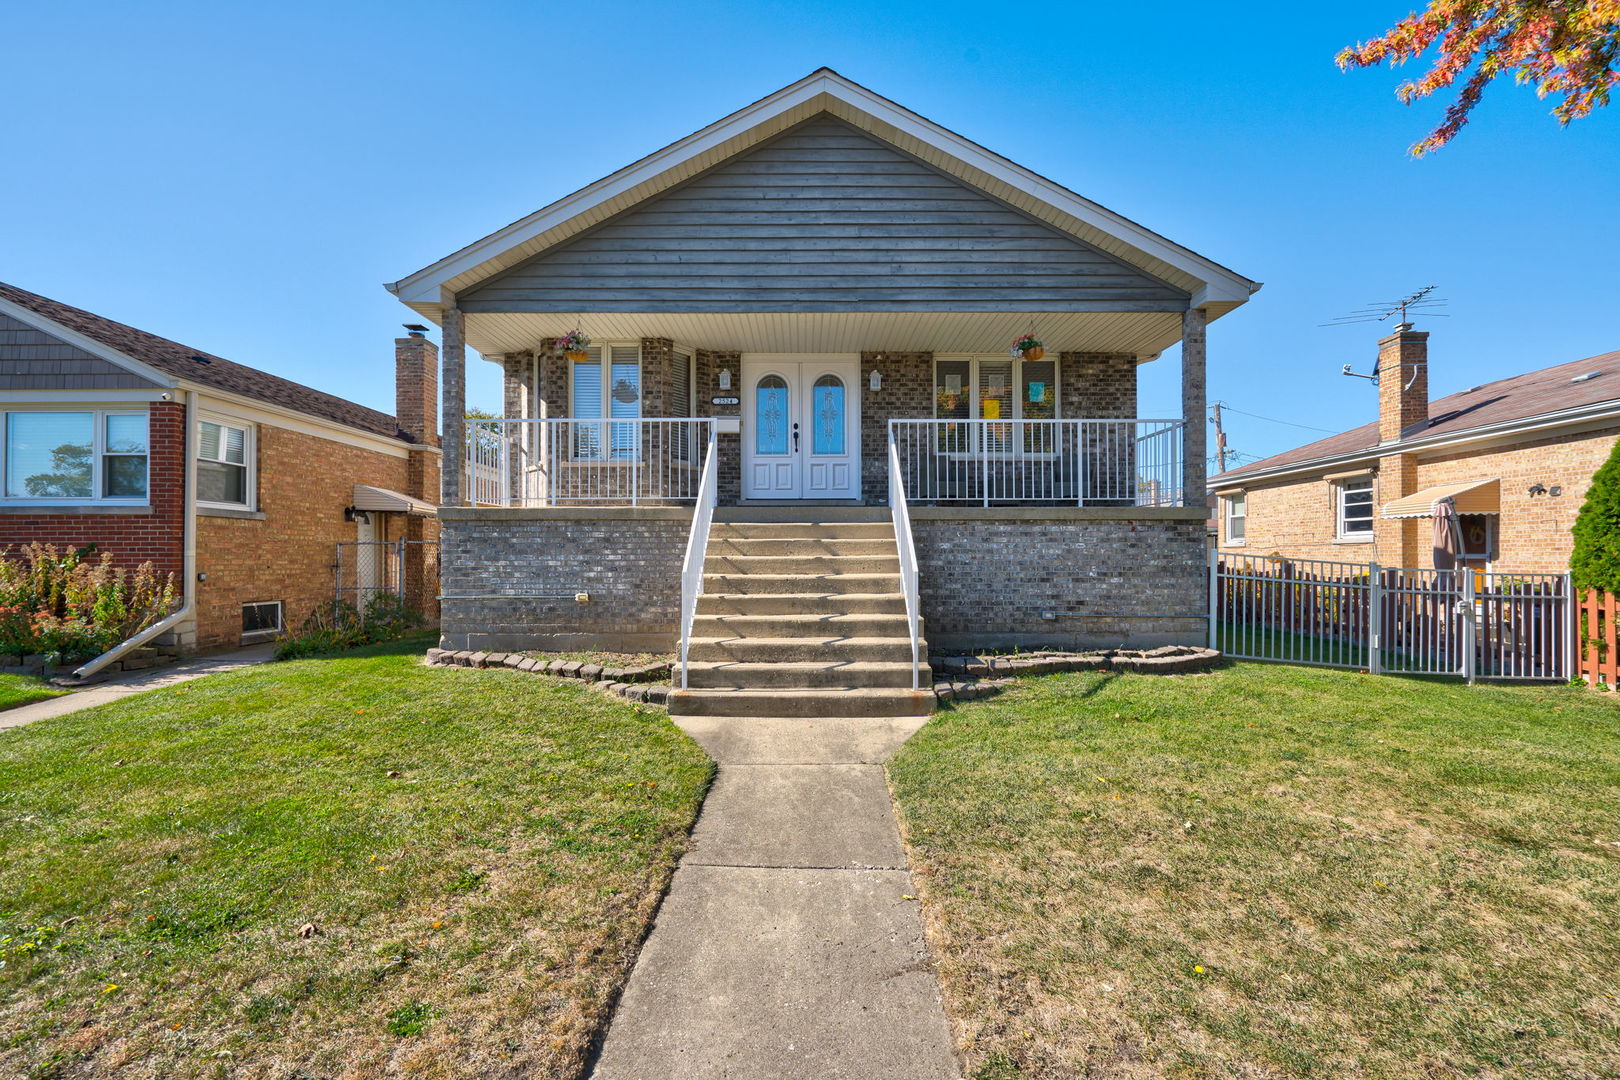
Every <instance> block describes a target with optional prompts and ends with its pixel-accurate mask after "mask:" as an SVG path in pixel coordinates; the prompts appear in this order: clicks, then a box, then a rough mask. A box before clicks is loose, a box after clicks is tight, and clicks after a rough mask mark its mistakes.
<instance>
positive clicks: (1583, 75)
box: [1337, 0, 1620, 157]
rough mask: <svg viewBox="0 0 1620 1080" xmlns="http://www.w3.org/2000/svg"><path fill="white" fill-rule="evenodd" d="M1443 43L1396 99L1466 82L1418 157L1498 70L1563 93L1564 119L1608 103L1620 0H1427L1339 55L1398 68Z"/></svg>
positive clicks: (1449, 132)
mask: <svg viewBox="0 0 1620 1080" xmlns="http://www.w3.org/2000/svg"><path fill="white" fill-rule="evenodd" d="M1436 45H1438V46H1439V56H1438V57H1437V58H1436V60H1435V62H1434V66H1433V67H1431V68H1430V69H1429V70H1428V72H1427V73H1426V74H1424V76H1423V77H1422V78H1420V79H1412V80H1408V81H1406V82H1404V83H1402V84H1401V85H1400V87H1399V88H1397V89H1396V91H1395V95H1396V97H1398V98H1399V99H1400V100H1401V101H1402V102H1403V103H1404V104H1407V105H1410V104H1412V103H1413V102H1414V101H1417V100H1420V99H1422V98H1426V97H1429V96H1430V95H1431V94H1434V93H1435V92H1436V91H1439V90H1444V89H1446V88H1448V87H1450V86H1453V85H1455V84H1456V83H1457V81H1458V80H1459V79H1461V80H1462V89H1461V90H1459V91H1458V93H1457V98H1456V100H1455V101H1453V102H1452V103H1451V104H1450V105H1449V106H1447V107H1446V115H1445V119H1444V120H1443V121H1442V122H1441V123H1440V125H1439V126H1438V127H1436V128H1435V129H1434V130H1433V131H1432V132H1430V133H1429V135H1428V137H1427V138H1425V139H1423V140H1422V141H1420V142H1418V143H1417V144H1416V145H1414V146H1413V147H1412V148H1411V151H1412V155H1413V156H1414V157H1422V156H1423V155H1424V154H1426V153H1429V152H1430V151H1433V150H1438V149H1439V148H1440V147H1442V146H1444V145H1446V143H1448V142H1450V141H1451V140H1452V138H1453V137H1454V136H1455V135H1456V134H1457V132H1459V131H1460V130H1462V127H1463V125H1464V124H1466V123H1468V116H1469V113H1470V112H1472V111H1473V108H1474V106H1475V105H1477V104H1478V103H1479V99H1480V95H1481V94H1483V93H1484V91H1485V85H1486V84H1487V83H1489V82H1490V81H1491V80H1492V79H1495V78H1497V77H1498V76H1502V75H1512V77H1513V80H1514V81H1515V82H1517V83H1520V84H1521V85H1522V84H1530V85H1533V86H1534V87H1535V88H1536V94H1537V95H1538V96H1539V97H1549V96H1561V100H1560V101H1559V102H1558V103H1557V104H1556V105H1555V106H1554V107H1553V115H1554V116H1556V117H1558V121H1559V123H1561V124H1568V123H1569V122H1570V121H1571V120H1575V119H1578V118H1580V117H1583V116H1587V115H1589V114H1590V113H1591V112H1592V110H1593V109H1595V108H1598V107H1600V106H1603V105H1607V104H1608V103H1609V92H1610V91H1611V90H1612V89H1613V88H1614V87H1615V85H1616V84H1620V71H1617V70H1616V67H1617V65H1620V0H1430V3H1429V7H1428V9H1427V10H1426V11H1424V12H1422V13H1421V14H1420V13H1416V12H1414V13H1413V14H1411V15H1408V16H1407V17H1406V18H1404V19H1402V20H1401V21H1400V22H1398V23H1396V24H1395V25H1394V26H1393V27H1391V28H1390V29H1389V30H1388V31H1387V32H1386V33H1384V34H1382V35H1380V36H1378V37H1376V38H1373V39H1372V40H1371V41H1365V42H1358V43H1357V44H1355V45H1352V46H1351V47H1350V48H1348V49H1345V50H1343V51H1342V52H1340V53H1339V55H1338V57H1337V60H1338V63H1339V67H1340V68H1341V69H1343V70H1349V69H1350V68H1365V67H1372V66H1374V65H1376V64H1380V63H1383V62H1384V61H1386V60H1387V61H1388V62H1389V64H1390V65H1391V66H1392V67H1393V66H1397V65H1400V64H1404V63H1406V62H1407V61H1408V60H1415V59H1417V58H1418V57H1420V56H1422V55H1423V54H1424V53H1425V52H1427V51H1428V50H1429V49H1430V48H1431V47H1434V46H1436Z"/></svg>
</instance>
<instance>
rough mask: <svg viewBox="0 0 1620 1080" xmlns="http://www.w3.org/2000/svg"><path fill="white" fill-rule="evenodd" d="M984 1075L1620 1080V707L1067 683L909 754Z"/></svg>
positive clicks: (933, 726)
mask: <svg viewBox="0 0 1620 1080" xmlns="http://www.w3.org/2000/svg"><path fill="white" fill-rule="evenodd" d="M890 775H891V782H892V784H893V787H894V791H895V795H896V798H897V800H898V803H899V805H900V808H901V811H902V815H903V827H904V830H905V832H906V838H907V842H908V844H909V846H910V849H911V853H912V859H913V868H914V870H915V871H916V873H917V876H918V880H919V886H920V889H921V891H922V893H923V900H924V902H925V904H926V911H927V915H928V918H929V924H930V934H931V938H932V945H933V947H934V949H935V952H936V954H937V955H938V956H939V958H940V962H941V974H942V978H943V980H944V984H945V992H946V997H947V1000H948V1003H949V1005H950V1008H951V1010H952V1014H953V1019H954V1020H955V1022H956V1023H957V1024H958V1029H959V1033H960V1034H961V1035H962V1036H963V1037H964V1041H965V1042H966V1043H967V1045H968V1047H969V1052H970V1061H971V1066H972V1071H971V1073H970V1075H972V1076H974V1077H977V1078H981V1080H1013V1078H1033V1077H1050V1078H1058V1077H1063V1078H1068V1077H1088V1076H1098V1077H1103V1076H1106V1077H1110V1078H1132V1080H1134V1078H1142V1080H1146V1078H1149V1077H1154V1078H1159V1077H1177V1078H1197V1077H1212V1078H1213V1077H1242V1078H1261V1077H1302V1078H1303V1077H1313V1078H1314V1077H1321V1078H1328V1077H1334V1078H1337V1077H1364V1078H1390V1080H1394V1078H1413V1080H1415V1078H1418V1077H1423V1078H1426V1080H1427V1078H1435V1077H1507V1076H1512V1077H1546V1078H1549V1080H1550V1078H1553V1077H1558V1078H1561V1080H1568V1078H1598V1077H1612V1076H1616V1075H1620V1001H1617V1000H1616V999H1617V996H1620V927H1617V926H1616V922H1615V913H1616V912H1617V911H1620V705H1617V704H1616V702H1614V701H1613V700H1610V699H1608V698H1604V697H1599V696H1597V695H1595V694H1592V693H1590V692H1588V691H1585V690H1581V689H1574V688H1568V687H1557V688H1533V687H1506V686H1479V687H1473V688H1470V687H1466V686H1462V685H1456V684H1441V683H1436V682H1424V681H1418V680H1411V679H1393V678H1383V677H1374V676H1366V675H1357V674H1354V673H1346V672H1335V671H1324V670H1315V669H1302V668H1289V667H1279V666H1262V665H1255V664H1244V665H1238V666H1236V667H1233V668H1230V669H1227V670H1224V671H1220V672H1216V673H1212V674H1207V675H1198V676H1184V677H1174V678H1166V677H1153V676H1133V675H1121V676H1110V675H1105V674H1073V675H1056V676H1049V677H1046V678H1042V679H1035V680H1029V681H1026V682H1024V683H1022V684H1021V685H1019V686H1018V687H1016V688H1015V689H1013V690H1011V691H1010V692H1008V693H1006V694H1004V695H1002V696H1001V697H999V698H996V699H993V700H991V701H987V702H982V703H977V704H971V705H962V706H958V707H956V708H954V709H951V710H948V711H946V712H943V713H941V714H938V715H936V716H935V717H934V718H933V720H932V721H931V722H930V723H929V725H928V726H927V727H925V728H924V729H923V730H922V731H921V732H919V733H918V734H917V735H916V736H914V737H913V738H912V740H911V742H910V743H909V744H908V745H907V746H905V747H904V748H902V749H901V751H900V753H899V755H898V756H897V757H896V759H895V760H894V762H893V763H892V764H891V767H890Z"/></svg>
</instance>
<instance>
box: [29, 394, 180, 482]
mask: <svg viewBox="0 0 1620 1080" xmlns="http://www.w3.org/2000/svg"><path fill="white" fill-rule="evenodd" d="M22 413H89V414H91V429H92V435H91V440H90V495H89V496H79V495H66V496H48V495H9V494H7V493H6V470H7V469H8V468H9V465H10V463H9V462H8V461H7V460H6V452H7V447H8V446H9V445H10V443H11V435H10V431H11V417H13V416H15V415H18V414H22ZM109 416H139V417H141V418H142V419H143V420H145V421H146V485H145V486H146V493H145V494H144V495H103V494H101V492H102V491H103V490H104V484H105V481H106V469H105V468H104V466H103V464H102V461H103V459H104V458H106V457H107V456H108V455H107V417H109ZM113 456H115V457H126V456H129V455H125V454H117V455H113ZM151 499H152V413H151V410H150V409H145V408H137V409H132V408H129V407H127V406H125V407H122V408H118V407H109V406H105V405H103V406H96V405H77V404H68V403H65V402H59V403H52V404H50V405H41V406H39V407H37V408H35V407H21V408H19V407H15V406H14V407H11V408H6V409H0V505H5V506H89V505H92V504H93V505H96V506H147V505H150V503H151Z"/></svg>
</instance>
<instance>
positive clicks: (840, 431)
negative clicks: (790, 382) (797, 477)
mask: <svg viewBox="0 0 1620 1080" xmlns="http://www.w3.org/2000/svg"><path fill="white" fill-rule="evenodd" d="M810 409H811V417H812V419H811V424H812V425H813V427H812V430H813V431H814V435H813V436H812V438H811V445H810V450H811V453H815V454H842V453H843V452H844V428H845V421H844V416H845V409H844V380H842V379H840V378H839V377H838V376H836V375H823V376H822V377H821V378H819V379H817V380H816V384H815V386H814V387H812V388H811V392H810Z"/></svg>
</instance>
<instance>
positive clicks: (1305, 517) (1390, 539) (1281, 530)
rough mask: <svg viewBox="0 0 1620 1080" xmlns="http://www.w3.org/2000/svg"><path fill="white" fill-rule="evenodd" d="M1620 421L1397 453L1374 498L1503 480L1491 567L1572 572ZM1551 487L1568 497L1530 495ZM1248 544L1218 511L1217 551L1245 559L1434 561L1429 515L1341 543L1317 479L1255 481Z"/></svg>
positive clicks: (1378, 474)
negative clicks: (1580, 528) (1396, 474)
mask: <svg viewBox="0 0 1620 1080" xmlns="http://www.w3.org/2000/svg"><path fill="white" fill-rule="evenodd" d="M1616 437H1620V427H1610V428H1604V429H1602V430H1599V431H1593V432H1588V433H1584V434H1581V435H1578V436H1574V437H1571V436H1567V435H1566V436H1557V435H1553V436H1547V437H1543V438H1539V439H1526V440H1523V441H1521V442H1516V443H1512V444H1507V445H1502V446H1496V447H1492V448H1490V449H1489V450H1486V451H1483V452H1481V451H1470V450H1458V451H1455V452H1451V453H1446V454H1433V455H1429V456H1425V457H1422V458H1414V456H1413V455H1391V456H1390V457H1389V458H1386V459H1385V460H1384V462H1383V463H1382V464H1381V465H1380V466H1379V468H1378V469H1377V470H1376V471H1375V472H1374V474H1373V475H1374V477H1375V479H1374V485H1373V500H1374V505H1375V506H1376V507H1378V508H1379V510H1380V513H1381V511H1382V507H1383V506H1384V504H1385V503H1387V502H1390V501H1391V500H1392V499H1395V498H1399V497H1400V496H1399V493H1393V492H1396V489H1397V488H1399V487H1402V486H1405V487H1406V488H1407V490H1408V491H1419V490H1422V489H1423V488H1428V487H1434V486H1436V485H1439V484H1448V483H1461V482H1465V481H1470V480H1483V479H1490V478H1491V477H1500V479H1501V509H1502V513H1501V516H1500V518H1499V519H1498V522H1497V538H1496V551H1495V554H1496V557H1495V559H1494V560H1493V561H1492V562H1491V569H1492V570H1498V571H1502V572H1504V573H1534V572H1549V573H1558V572H1561V571H1563V570H1566V569H1568V568H1569V556H1570V550H1571V547H1572V545H1573V540H1572V538H1571V536H1570V529H1571V527H1572V526H1573V525H1574V524H1575V517H1576V515H1577V514H1578V513H1580V509H1581V503H1582V502H1584V501H1585V499H1586V491H1587V489H1588V488H1589V487H1590V486H1591V482H1592V474H1593V473H1595V472H1596V471H1597V469H1598V467H1599V466H1600V465H1602V464H1603V462H1604V461H1605V460H1606V459H1607V458H1608V455H1609V452H1610V450H1612V449H1613V447H1614V442H1615V439H1616ZM1398 458H1414V460H1413V464H1412V471H1413V473H1414V475H1413V476H1412V477H1410V478H1409V479H1407V480H1406V481H1405V485H1402V484H1399V483H1392V482H1391V476H1392V473H1391V471H1390V470H1391V468H1393V467H1398V465H1399V462H1398V461H1397V459H1398ZM1538 483H1539V484H1542V485H1544V486H1545V487H1547V488H1549V489H1550V488H1552V487H1554V486H1555V485H1556V486H1558V487H1560V488H1562V489H1563V493H1562V494H1561V495H1559V496H1558V497H1556V498H1554V497H1552V496H1550V495H1535V496H1532V495H1530V494H1528V492H1529V489H1530V488H1531V487H1532V486H1533V485H1535V484H1538ZM1247 493H1248V528H1247V533H1248V535H1247V542H1246V543H1244V544H1241V545H1234V544H1231V543H1230V542H1229V541H1228V540H1227V537H1226V521H1225V516H1224V512H1223V513H1222V517H1221V526H1220V527H1221V550H1222V551H1231V552H1235V553H1242V554H1248V555H1285V556H1288V557H1290V558H1296V559H1335V560H1339V561H1343V562H1372V561H1376V562H1380V563H1383V564H1384V565H1386V566H1399V565H1415V566H1420V567H1426V566H1432V565H1433V561H1434V560H1433V549H1432V547H1431V543H1430V539H1429V537H1430V529H1431V525H1430V519H1428V518H1411V519H1406V520H1405V524H1406V531H1408V532H1409V533H1410V534H1411V535H1410V538H1409V539H1408V540H1407V541H1406V543H1404V544H1403V543H1402V542H1401V538H1402V534H1401V531H1400V530H1399V528H1398V526H1400V525H1401V524H1402V522H1400V521H1396V520H1392V519H1391V520H1386V519H1384V518H1383V517H1381V516H1380V517H1378V518H1375V532H1374V540H1373V541H1372V542H1371V543H1366V542H1363V543H1353V542H1349V543H1347V542H1335V540H1334V539H1333V528H1334V505H1333V491H1332V487H1331V485H1330V484H1329V482H1328V481H1325V480H1323V479H1321V478H1320V477H1314V478H1311V479H1308V480H1296V481H1292V482H1286V483H1270V484H1266V485H1263V486H1262V485H1258V484H1254V485H1249V486H1248V487H1247Z"/></svg>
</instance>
